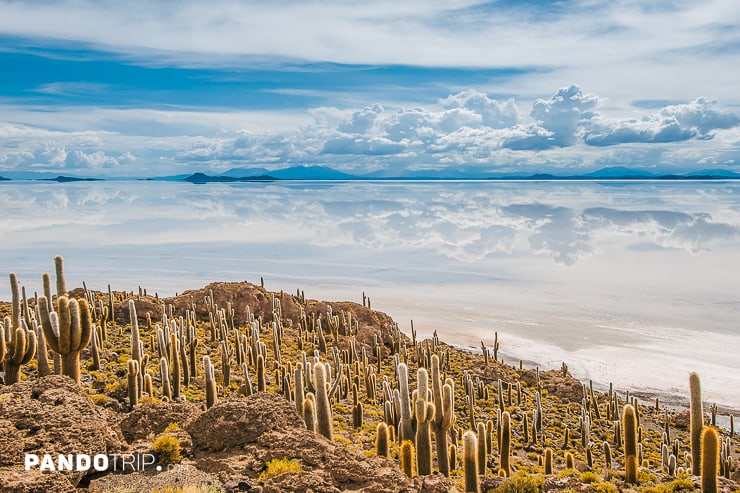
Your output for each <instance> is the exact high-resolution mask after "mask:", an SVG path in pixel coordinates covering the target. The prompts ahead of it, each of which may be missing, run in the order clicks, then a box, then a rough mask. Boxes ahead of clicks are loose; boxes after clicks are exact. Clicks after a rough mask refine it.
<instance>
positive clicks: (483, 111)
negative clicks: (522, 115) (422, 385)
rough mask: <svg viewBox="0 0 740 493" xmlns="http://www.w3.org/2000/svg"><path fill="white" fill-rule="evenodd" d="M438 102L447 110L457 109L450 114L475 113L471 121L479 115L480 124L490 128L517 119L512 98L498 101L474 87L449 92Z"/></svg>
mask: <svg viewBox="0 0 740 493" xmlns="http://www.w3.org/2000/svg"><path fill="white" fill-rule="evenodd" d="M440 104H441V105H442V106H443V107H444V108H445V109H447V110H458V111H457V112H454V111H453V112H450V113H451V114H460V113H466V114H470V115H475V116H476V118H474V119H473V121H475V120H477V117H480V124H481V125H485V126H486V127H491V128H505V127H510V126H512V125H514V124H515V123H516V122H517V120H518V119H519V110H518V109H517V106H516V103H515V102H514V100H513V99H507V100H506V101H504V102H499V101H496V100H495V99H491V98H489V97H488V96H487V95H486V94H484V93H482V92H479V91H476V90H474V89H468V90H465V91H462V92H459V93H457V94H451V95H450V96H448V97H447V98H445V99H442V100H440ZM468 126H471V125H468Z"/></svg>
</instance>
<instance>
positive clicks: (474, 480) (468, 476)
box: [463, 430, 480, 493]
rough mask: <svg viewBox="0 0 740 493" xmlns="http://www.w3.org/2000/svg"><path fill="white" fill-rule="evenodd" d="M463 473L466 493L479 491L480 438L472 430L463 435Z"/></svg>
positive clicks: (477, 492)
mask: <svg viewBox="0 0 740 493" xmlns="http://www.w3.org/2000/svg"><path fill="white" fill-rule="evenodd" d="M463 473H464V474H465V493H479V492H480V481H479V478H478V438H477V437H476V435H475V433H474V432H473V431H471V430H468V431H466V432H465V435H463Z"/></svg>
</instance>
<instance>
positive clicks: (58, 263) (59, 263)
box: [49, 255, 67, 303]
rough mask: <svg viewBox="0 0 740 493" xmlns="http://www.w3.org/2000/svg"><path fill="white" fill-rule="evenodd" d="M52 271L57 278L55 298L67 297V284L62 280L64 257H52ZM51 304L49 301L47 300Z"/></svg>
mask: <svg viewBox="0 0 740 493" xmlns="http://www.w3.org/2000/svg"><path fill="white" fill-rule="evenodd" d="M54 270H55V271H56V277H57V297H59V296H66V295H67V282H66V281H65V280H64V257H62V256H61V255H57V256H56V257H54ZM49 302H50V303H51V300H49Z"/></svg>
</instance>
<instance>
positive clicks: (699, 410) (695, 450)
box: [689, 373, 704, 476]
mask: <svg viewBox="0 0 740 493" xmlns="http://www.w3.org/2000/svg"><path fill="white" fill-rule="evenodd" d="M689 388H690V391H691V400H690V405H689V409H690V411H689V413H690V432H691V468H692V473H693V474H694V475H697V476H698V475H699V464H701V431H702V428H703V427H704V410H703V405H702V401H701V384H700V382H699V375H697V374H696V373H691V374H690V375H689Z"/></svg>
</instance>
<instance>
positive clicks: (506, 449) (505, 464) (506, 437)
mask: <svg viewBox="0 0 740 493" xmlns="http://www.w3.org/2000/svg"><path fill="white" fill-rule="evenodd" d="M510 458H511V416H510V415H509V411H504V412H503V414H501V469H502V470H503V471H504V473H505V474H506V477H507V478H508V477H511V466H510V465H509V461H510Z"/></svg>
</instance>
